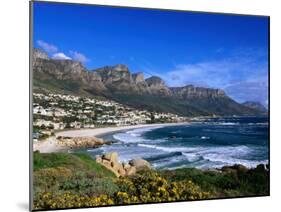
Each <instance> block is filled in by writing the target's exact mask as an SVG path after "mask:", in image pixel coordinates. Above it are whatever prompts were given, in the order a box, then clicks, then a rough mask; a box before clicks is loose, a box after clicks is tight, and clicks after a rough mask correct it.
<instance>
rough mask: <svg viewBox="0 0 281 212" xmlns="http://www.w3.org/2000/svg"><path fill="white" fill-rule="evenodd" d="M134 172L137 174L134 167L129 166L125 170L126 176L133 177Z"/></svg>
mask: <svg viewBox="0 0 281 212" xmlns="http://www.w3.org/2000/svg"><path fill="white" fill-rule="evenodd" d="M136 172H137V169H136V167H134V166H131V167H130V168H128V169H126V174H127V175H128V176H131V175H135V174H136Z"/></svg>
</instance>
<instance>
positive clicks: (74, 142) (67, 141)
mask: <svg viewBox="0 0 281 212" xmlns="http://www.w3.org/2000/svg"><path fill="white" fill-rule="evenodd" d="M57 141H58V142H57V143H58V145H60V146H63V147H70V148H97V147H100V146H101V145H104V144H108V142H107V141H104V140H103V139H100V138H96V137H63V136H58V137H57Z"/></svg>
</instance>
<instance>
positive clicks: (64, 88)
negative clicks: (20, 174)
mask: <svg viewBox="0 0 281 212" xmlns="http://www.w3.org/2000/svg"><path fill="white" fill-rule="evenodd" d="M46 55H47V54H46V53H45V52H43V51H41V50H38V49H35V50H34V53H33V75H34V81H35V83H34V84H35V89H38V88H40V87H44V88H51V89H53V90H55V91H60V92H70V93H73V94H79V95H92V96H102V97H105V98H108V99H113V100H115V101H118V102H120V103H122V104H126V105H129V106H133V107H135V108H146V109H150V110H157V111H163V112H174V113H178V114H181V115H186V116H197V115H256V114H262V112H261V111H259V109H258V108H250V107H247V106H244V105H242V104H239V103H237V102H235V101H234V100H233V99H231V98H230V97H228V96H227V95H226V94H225V92H224V91H223V90H221V89H213V88H203V87H195V86H193V85H186V86H183V87H168V86H167V85H166V83H165V81H164V80H163V79H161V78H160V77H158V76H151V77H149V78H146V79H145V78H144V74H143V73H142V72H138V73H131V72H130V70H129V68H128V67H127V66H126V65H124V64H117V65H114V66H104V67H101V68H97V69H92V70H88V69H86V68H85V67H84V66H83V64H82V63H80V62H78V61H73V60H54V59H52V58H49V57H47V56H46Z"/></svg>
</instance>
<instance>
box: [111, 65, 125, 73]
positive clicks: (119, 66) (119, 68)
mask: <svg viewBox="0 0 281 212" xmlns="http://www.w3.org/2000/svg"><path fill="white" fill-rule="evenodd" d="M112 70H113V71H125V72H129V69H128V67H127V66H126V65H123V64H117V65H115V66H113V67H112Z"/></svg>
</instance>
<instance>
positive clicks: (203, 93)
mask: <svg viewBox="0 0 281 212" xmlns="http://www.w3.org/2000/svg"><path fill="white" fill-rule="evenodd" d="M170 89H171V91H172V93H173V95H175V96H177V97H179V98H182V99H191V98H194V97H198V98H221V97H226V94H225V92H224V91H223V90H221V89H212V88H201V87H194V86H193V85H187V86H184V87H173V88H170Z"/></svg>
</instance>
